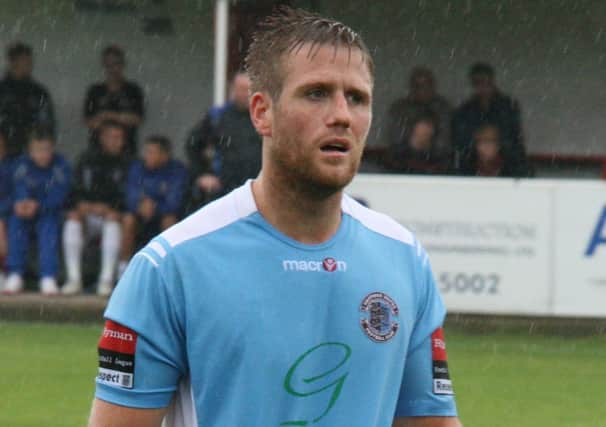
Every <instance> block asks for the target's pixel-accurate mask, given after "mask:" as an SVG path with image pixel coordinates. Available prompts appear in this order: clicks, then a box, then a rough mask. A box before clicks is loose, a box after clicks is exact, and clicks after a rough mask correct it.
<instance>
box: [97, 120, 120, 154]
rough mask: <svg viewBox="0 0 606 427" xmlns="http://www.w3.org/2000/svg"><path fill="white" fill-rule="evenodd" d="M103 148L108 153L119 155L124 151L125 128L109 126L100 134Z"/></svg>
mask: <svg viewBox="0 0 606 427" xmlns="http://www.w3.org/2000/svg"><path fill="white" fill-rule="evenodd" d="M99 139H100V142H101V148H102V149H103V151H104V152H106V153H107V154H110V155H112V156H117V155H119V154H120V153H122V150H123V149H124V145H125V143H126V140H125V135H124V130H122V129H120V128H116V127H107V128H105V129H103V131H102V132H101V135H99Z"/></svg>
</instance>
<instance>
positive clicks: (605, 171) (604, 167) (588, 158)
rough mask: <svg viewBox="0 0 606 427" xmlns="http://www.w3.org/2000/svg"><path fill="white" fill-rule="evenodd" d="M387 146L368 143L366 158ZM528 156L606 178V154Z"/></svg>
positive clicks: (378, 154) (379, 154) (375, 156)
mask: <svg viewBox="0 0 606 427" xmlns="http://www.w3.org/2000/svg"><path fill="white" fill-rule="evenodd" d="M386 150H387V147H386V146H384V145H368V146H366V149H365V151H364V158H365V159H367V160H371V161H380V160H381V158H382V157H383V156H384V155H385V152H386ZM528 158H529V159H530V161H531V162H532V163H533V164H534V165H535V166H554V165H558V166H580V167H583V166H585V167H599V168H601V178H602V179H606V156H600V155H584V154H559V153H533V154H529V155H528Z"/></svg>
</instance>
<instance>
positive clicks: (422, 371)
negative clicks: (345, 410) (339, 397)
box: [395, 253, 457, 417]
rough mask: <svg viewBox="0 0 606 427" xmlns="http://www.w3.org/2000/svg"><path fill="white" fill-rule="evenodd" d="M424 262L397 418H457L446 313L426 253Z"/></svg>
mask: <svg viewBox="0 0 606 427" xmlns="http://www.w3.org/2000/svg"><path fill="white" fill-rule="evenodd" d="M422 259H423V261H422V263H423V273H422V274H423V278H422V280H423V282H424V283H423V285H424V292H423V293H422V298H421V304H420V307H421V311H420V314H419V316H418V317H417V321H416V324H415V327H414V329H413V332H412V334H411V338H410V343H409V350H408V353H407V356H406V362H405V367H404V374H403V377H402V385H401V387H400V395H399V397H398V403H397V406H396V414H395V415H396V417H418V416H442V417H449V416H453V417H454V416H456V415H457V409H456V404H455V399H454V393H453V391H452V383H451V381H450V377H449V373H448V362H447V357H446V345H445V341H444V337H443V332H442V329H441V328H442V324H443V322H444V317H445V315H446V309H445V308H444V304H443V302H442V299H441V297H440V295H439V293H438V290H437V287H436V285H435V282H434V279H433V274H432V272H431V267H430V265H429V260H428V259H427V255H426V254H425V253H423V254H422Z"/></svg>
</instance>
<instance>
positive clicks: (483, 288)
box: [438, 273, 501, 295]
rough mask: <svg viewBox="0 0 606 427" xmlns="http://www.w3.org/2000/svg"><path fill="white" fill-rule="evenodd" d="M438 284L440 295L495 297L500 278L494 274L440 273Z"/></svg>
mask: <svg viewBox="0 0 606 427" xmlns="http://www.w3.org/2000/svg"><path fill="white" fill-rule="evenodd" d="M438 282H439V284H440V291H441V292H442V293H449V292H454V293H457V294H463V293H472V294H477V295H480V294H488V295H496V294H498V293H499V285H500V283H501V276H499V275H498V274H495V273H490V274H481V273H442V274H440V276H439V278H438Z"/></svg>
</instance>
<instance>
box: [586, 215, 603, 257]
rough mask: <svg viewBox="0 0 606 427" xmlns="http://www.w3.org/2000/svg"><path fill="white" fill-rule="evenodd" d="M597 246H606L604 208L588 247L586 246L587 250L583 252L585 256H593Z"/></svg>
mask: <svg viewBox="0 0 606 427" xmlns="http://www.w3.org/2000/svg"><path fill="white" fill-rule="evenodd" d="M599 245H606V206H604V209H602V214H601V215H600V218H599V219H598V224H597V225H596V227H595V230H594V232H593V235H592V236H591V240H590V241H589V246H587V250H586V251H585V256H586V257H590V256H593V254H594V253H595V250H596V249H597V248H598V246H599Z"/></svg>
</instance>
